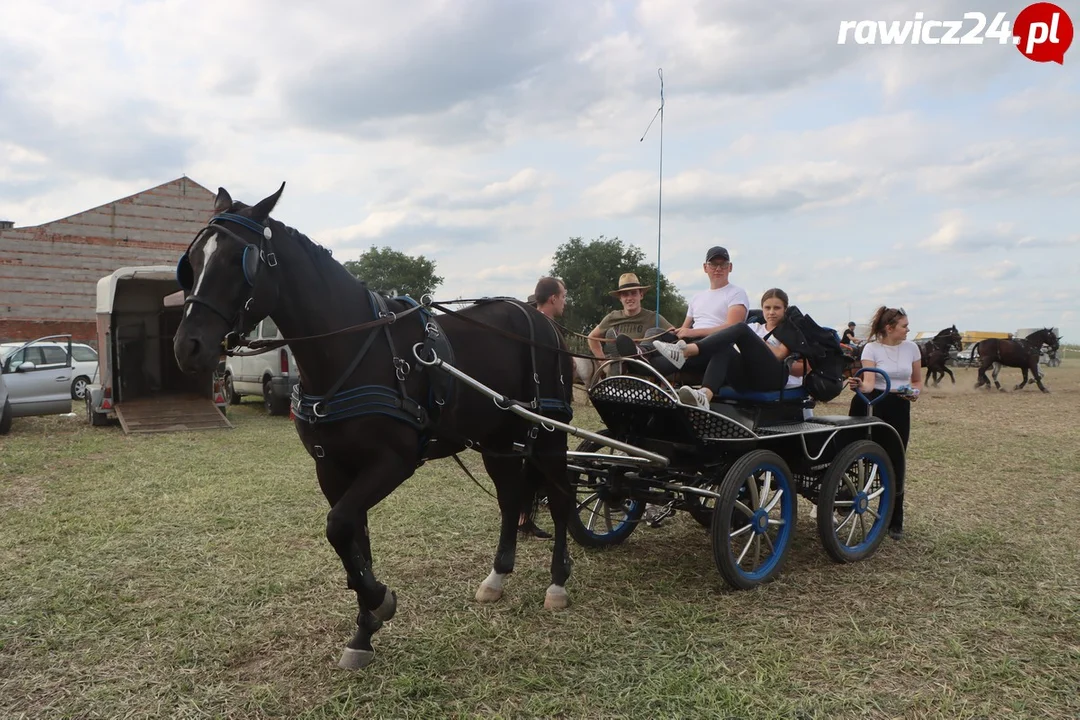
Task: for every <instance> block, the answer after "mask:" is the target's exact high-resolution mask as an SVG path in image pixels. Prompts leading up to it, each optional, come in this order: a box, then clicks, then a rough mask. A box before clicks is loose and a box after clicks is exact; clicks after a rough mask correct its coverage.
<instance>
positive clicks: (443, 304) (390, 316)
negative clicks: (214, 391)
mask: <svg viewBox="0 0 1080 720" xmlns="http://www.w3.org/2000/svg"><path fill="white" fill-rule="evenodd" d="M498 299H500V298H470V299H466V300H451V301H436V300H432V299H431V296H430V295H424V296H423V297H422V298H420V302H419V303H418V304H417V305H413V306H412V307H410V308H408V309H406V310H403V311H401V312H398V313H394V312H387V313H386V314H385V315H382V316H381V317H378V318H376V319H375V320H370V321H368V322H365V323H360V324H359V325H351V326H349V327H346V328H342V329H340V330H332V331H330V332H326V333H320V334H318V335H304V336H302V337H295V338H282V339H279V340H270V339H267V340H252V341H251V342H240V343H237V345H235V346H233V347H234V348H235V347H247V348H250V349H251V350H253V352H237V351H236V350H235V349H229V350H227V351H226V353H225V354H226V355H229V356H231V357H251V356H253V355H261V354H263V353H266V352H270V351H271V350H277V349H278V348H282V347H285V346H286V345H291V344H293V343H297V342H307V341H309V340H322V339H324V338H329V337H335V336H337V335H344V334H347V333H353V332H360V331H361V330H368V329H370V328H374V327H379V326H381V325H387V324H391V323H394V322H396V321H397V319H398V318H403V317H405V316H406V315H409V314H411V313H414V312H416V311H417V310H420V309H421V308H424V307H431V308H435V309H436V310H439V311H440V312H443V313H445V314H447V315H452V316H454V317H457V318H460V319H461V320H464V321H465V322H468V323H471V324H473V325H477V326H479V327H482V328H484V329H486V330H490V331H492V332H495V333H496V334H498V335H502V336H503V337H506V338H509V339H511V340H516V341H518V342H522V343H525V344H526V345H531V346H532V347H539V348H542V349H544V350H549V351H555V352H557V353H558V354H560V355H567V356H569V357H575V358H584V359H586V360H599V359H600V358H598V357H596V356H595V355H583V354H581V353H575V352H571V351H570V350H563V349H562V348H553V347H549V346H547V345H543V344H541V343H538V342H536V341H535V340H532V339H530V338H526V337H522V336H521V335H516V334H514V333H511V332H507V331H505V330H503V329H502V328H497V327H494V326H493V325H488V324H487V323H485V322H481V321H480V320H475V319H473V318H471V317H469V316H467V315H463V314H462V313H461V312H459V311H457V310H451V309H450V308H449V307H447V304H455V305H456V304H469V303H472V304H474V305H475V304H476V303H481V302H492V301H494V300H498ZM545 317H546V316H545ZM548 322H550V323H551V324H552V325H554V326H555V327H557V328H559V329H560V330H563V331H564V332H567V333H570V334H572V335H576V336H577V337H581V338H585V339H592V340H596V339H597V338H589V337H588V336H587V335H582V334H581V333H577V332H574V331H573V330H570V329H569V328H566V327H564V326H563V325H560V324H559V323H557V322H555V321H554V320H552V319H551V318H548ZM601 342H613V341H612V340H608V339H606V338H605V339H602V340H601ZM654 352H656V350H644V351H643V352H642V354H648V353H654ZM607 359H608V360H616V359H619V358H617V357H612V358H607Z"/></svg>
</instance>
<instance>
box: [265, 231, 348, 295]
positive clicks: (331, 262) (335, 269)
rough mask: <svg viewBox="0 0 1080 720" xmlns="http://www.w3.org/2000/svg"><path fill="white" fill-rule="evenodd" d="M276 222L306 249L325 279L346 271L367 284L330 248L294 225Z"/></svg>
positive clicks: (305, 252)
mask: <svg viewBox="0 0 1080 720" xmlns="http://www.w3.org/2000/svg"><path fill="white" fill-rule="evenodd" d="M274 222H275V223H277V224H278V225H280V226H281V228H282V229H283V230H284V231H285V234H286V235H288V237H289V239H290V240H291V241H293V242H295V243H296V245H297V247H299V248H300V249H301V250H303V251H304V254H305V255H307V256H308V258H309V259H310V260H311V262H312V264H313V265H314V267H315V271H316V272H317V273H319V275H320V276H322V277H323V278H325V279H330V278H333V277H334V276H335V275H337V276H341V275H342V273H344V275H347V276H348V277H349V278H351V279H352V280H353V282H357V283H360V284H361V285H366V283H364V281H363V280H361V279H360V278H358V277H356V276H355V275H353V274H352V273H351V272H349V271H348V269H347V268H346V267H345V266H344V265H342V264H341V263H339V262H338V261H337V260H335V259H334V254H333V253H332V252H330V249H329V248H326V247H324V246H322V245H320V244H319V243H317V242H315V241H314V240H312V239H311V238H309V237H308V236H307V235H305V234H304V233H302V232H300V231H299V230H297V229H296V228H294V227H290V226H288V225H286V224H285V223H283V222H281V221H280V220H274Z"/></svg>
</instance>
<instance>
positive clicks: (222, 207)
mask: <svg viewBox="0 0 1080 720" xmlns="http://www.w3.org/2000/svg"><path fill="white" fill-rule="evenodd" d="M232 205H233V199H232V196H231V195H229V191H228V190H226V189H225V188H223V187H219V188H218V189H217V197H216V198H214V212H216V213H223V212H225V211H226V210H228V209H229V208H231V207H232Z"/></svg>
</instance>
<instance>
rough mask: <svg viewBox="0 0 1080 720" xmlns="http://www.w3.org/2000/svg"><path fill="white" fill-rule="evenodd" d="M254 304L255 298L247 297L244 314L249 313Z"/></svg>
mask: <svg viewBox="0 0 1080 720" xmlns="http://www.w3.org/2000/svg"><path fill="white" fill-rule="evenodd" d="M254 304H255V296H254V295H252V296H251V297H249V298H248V299H247V302H246V303H244V312H251V306H252V305H254Z"/></svg>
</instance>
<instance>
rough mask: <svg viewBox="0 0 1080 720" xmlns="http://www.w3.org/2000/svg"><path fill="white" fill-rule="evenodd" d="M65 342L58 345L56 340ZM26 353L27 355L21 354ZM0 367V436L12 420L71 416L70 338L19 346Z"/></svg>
mask: <svg viewBox="0 0 1080 720" xmlns="http://www.w3.org/2000/svg"><path fill="white" fill-rule="evenodd" d="M61 338H62V339H63V340H64V342H63V343H62V344H61V343H57V342H56V340H58V339H61ZM19 351H24V352H19ZM2 363H3V364H2V365H0V370H2V373H0V398H2V399H3V402H2V404H0V434H6V433H7V432H8V430H9V429H10V428H11V420H12V418H17V417H30V416H34V415H62V414H64V413H69V412H71V376H72V372H73V371H72V365H71V336H70V335H50V336H48V337H44V338H39V339H37V340H33V341H31V342H28V343H24V344H22V345H19V346H17V347H16V348H15V349H14V350H12V351H11V352H8V353H6V354H5V355H4V357H3V360H2Z"/></svg>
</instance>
